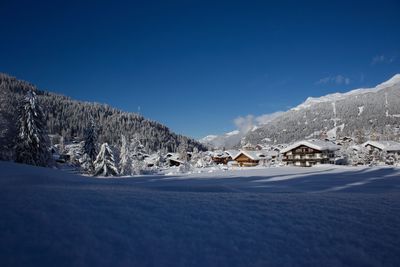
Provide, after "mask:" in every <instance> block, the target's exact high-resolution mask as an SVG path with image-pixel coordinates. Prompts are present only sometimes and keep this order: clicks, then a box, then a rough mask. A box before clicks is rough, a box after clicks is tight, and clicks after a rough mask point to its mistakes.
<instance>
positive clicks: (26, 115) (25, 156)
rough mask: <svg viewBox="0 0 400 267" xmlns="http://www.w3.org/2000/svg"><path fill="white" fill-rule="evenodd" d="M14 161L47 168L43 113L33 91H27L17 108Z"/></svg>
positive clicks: (46, 138)
mask: <svg viewBox="0 0 400 267" xmlns="http://www.w3.org/2000/svg"><path fill="white" fill-rule="evenodd" d="M17 128H18V136H17V142H16V144H17V145H16V147H15V153H16V158H15V161H16V162H19V163H24V164H30V165H35V166H43V167H46V166H49V165H50V163H51V156H50V152H49V150H48V148H49V141H48V137H47V136H46V131H45V128H44V118H43V112H42V110H41V108H40V106H39V105H38V103H37V100H36V94H35V92H34V91H28V93H27V95H26V96H25V97H24V99H23V100H22V101H21V103H20V106H19V118H18V127H17Z"/></svg>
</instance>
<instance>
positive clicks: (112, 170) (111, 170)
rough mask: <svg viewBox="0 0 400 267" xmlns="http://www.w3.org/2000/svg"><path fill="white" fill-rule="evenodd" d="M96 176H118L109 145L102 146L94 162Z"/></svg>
mask: <svg viewBox="0 0 400 267" xmlns="http://www.w3.org/2000/svg"><path fill="white" fill-rule="evenodd" d="M94 175H95V176H99V175H101V176H117V175H118V170H117V167H115V160H114V154H113V152H112V151H111V149H110V147H109V146H108V144H107V143H104V144H102V145H101V148H100V152H99V154H98V155H97V157H96V160H95V162H94Z"/></svg>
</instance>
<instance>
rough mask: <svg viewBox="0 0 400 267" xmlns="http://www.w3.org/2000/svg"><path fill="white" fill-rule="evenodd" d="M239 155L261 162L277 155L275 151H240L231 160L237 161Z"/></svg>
mask: <svg viewBox="0 0 400 267" xmlns="http://www.w3.org/2000/svg"><path fill="white" fill-rule="evenodd" d="M241 154H243V155H245V156H247V157H248V158H250V159H252V160H261V159H269V158H272V157H273V156H277V155H278V153H277V152H276V151H266V150H258V151H257V150H255V151H248V150H240V151H239V153H238V154H237V155H236V156H235V157H234V158H233V159H234V160H235V159H237V158H238V157H239V156H240V155H241Z"/></svg>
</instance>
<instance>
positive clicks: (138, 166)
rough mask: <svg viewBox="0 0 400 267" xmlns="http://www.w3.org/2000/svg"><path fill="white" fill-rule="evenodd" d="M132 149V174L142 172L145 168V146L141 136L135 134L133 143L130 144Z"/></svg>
mask: <svg viewBox="0 0 400 267" xmlns="http://www.w3.org/2000/svg"><path fill="white" fill-rule="evenodd" d="M130 151H131V156H132V158H131V172H132V174H136V175H139V174H142V173H143V171H144V170H145V163H144V161H143V160H144V154H145V151H144V146H143V144H142V142H141V141H140V138H139V136H138V135H135V136H134V137H133V138H132V139H131V144H130Z"/></svg>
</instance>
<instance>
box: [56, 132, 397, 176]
mask: <svg viewBox="0 0 400 267" xmlns="http://www.w3.org/2000/svg"><path fill="white" fill-rule="evenodd" d="M136 144H137V147H135V148H134V149H132V150H130V151H129V152H127V151H125V153H129V155H125V156H124V155H122V154H121V149H120V150H118V148H114V149H113V150H114V151H115V153H114V155H115V157H114V156H113V159H114V161H115V166H117V167H116V168H117V169H120V170H119V175H118V176H134V175H146V174H155V173H162V172H164V173H171V171H172V173H189V172H192V171H194V170H196V169H197V170H201V169H206V168H219V169H222V170H228V169H235V168H236V169H237V168H252V167H258V168H260V167H264V168H268V167H283V166H293V167H313V166H316V165H328V164H330V165H346V166H384V165H388V166H399V165H400V143H399V142H396V141H366V142H364V143H362V144H359V145H356V144H354V142H353V140H352V139H351V138H349V137H345V138H341V139H339V140H328V139H325V140H320V139H308V140H302V141H297V142H294V143H292V144H278V145H267V144H257V145H252V144H249V143H247V144H245V145H243V146H242V147H241V148H240V149H228V150H225V149H210V150H208V151H199V150H197V149H194V151H188V150H187V148H185V147H184V146H183V148H178V151H177V152H168V153H161V152H158V153H153V154H149V153H146V151H145V149H144V148H143V146H141V145H140V142H136ZM83 146H84V142H83V141H82V142H73V143H71V144H68V145H63V146H61V145H60V144H55V145H53V146H52V148H51V152H52V155H53V158H54V160H55V161H56V162H57V166H58V167H59V168H61V169H63V168H64V169H75V171H77V172H80V171H82V166H83V165H84V161H85V159H84V156H83V155H82V147H83ZM123 157H127V158H129V159H130V161H129V163H128V164H130V165H132V171H131V172H129V171H128V172H124V171H123V170H122V168H123V167H121V168H119V167H120V166H121V163H122V161H124V160H123V159H122V158H123ZM125 161H126V160H125ZM100 176H101V175H100ZM106 176H108V175H106Z"/></svg>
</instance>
